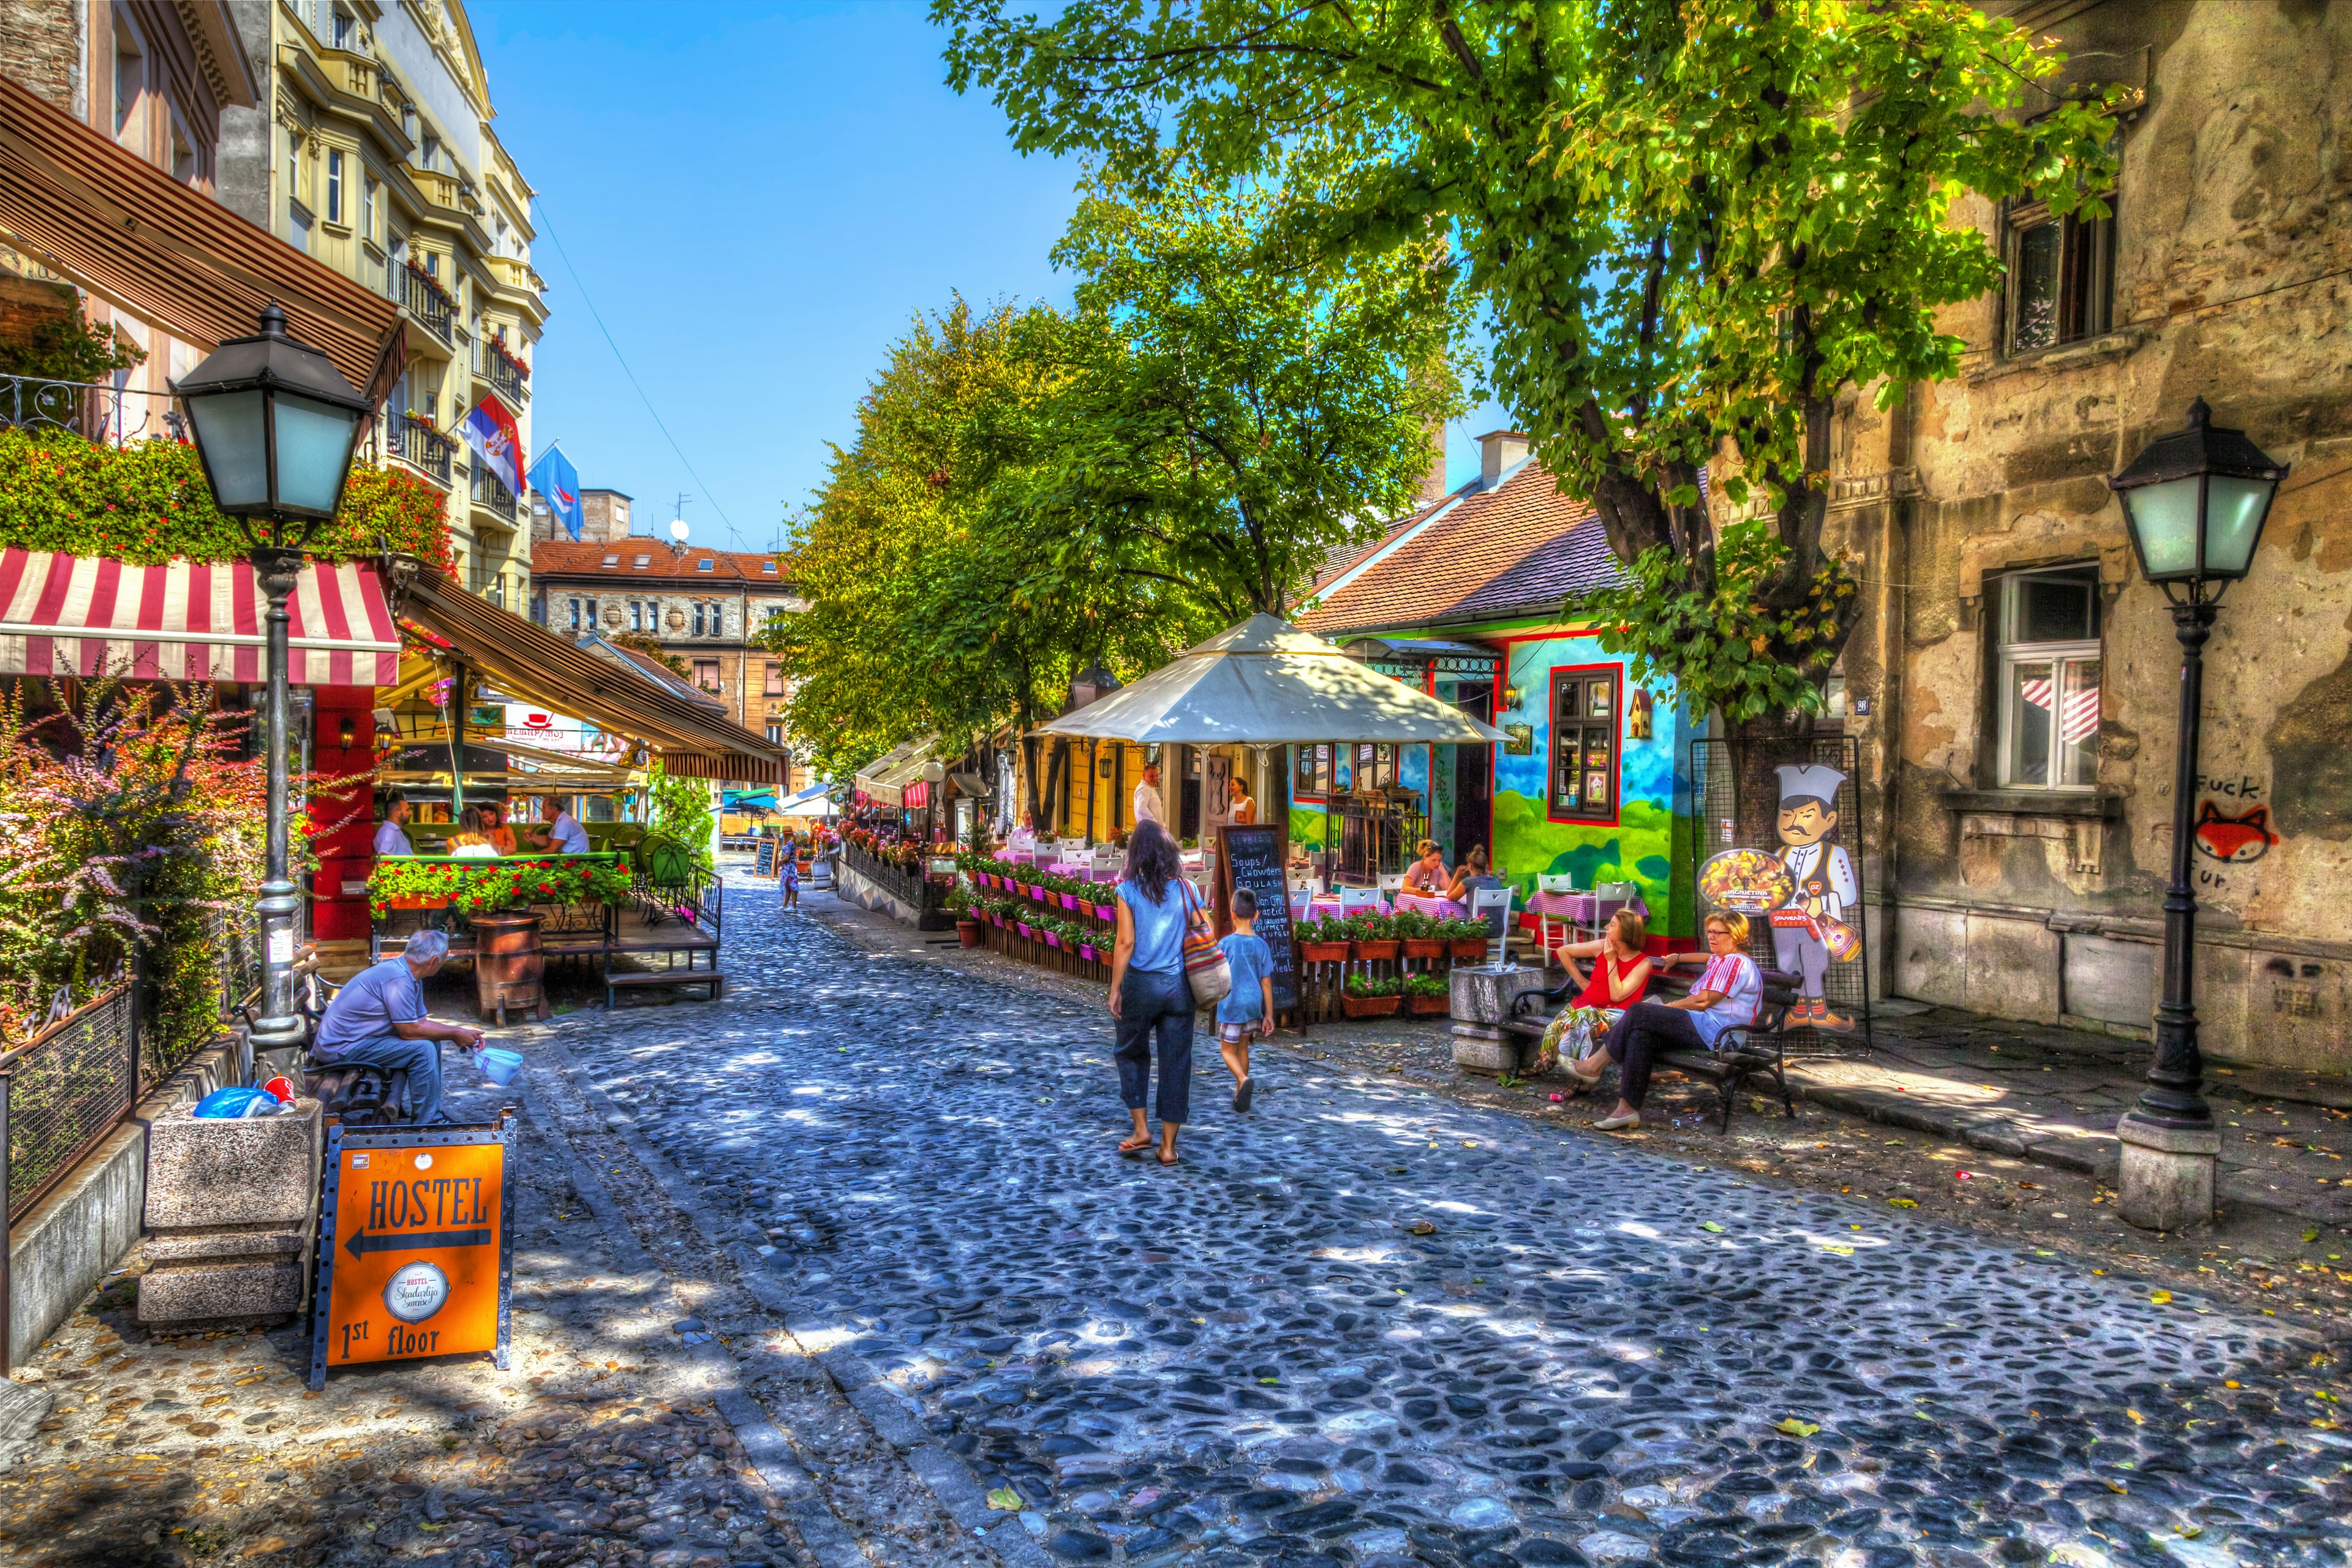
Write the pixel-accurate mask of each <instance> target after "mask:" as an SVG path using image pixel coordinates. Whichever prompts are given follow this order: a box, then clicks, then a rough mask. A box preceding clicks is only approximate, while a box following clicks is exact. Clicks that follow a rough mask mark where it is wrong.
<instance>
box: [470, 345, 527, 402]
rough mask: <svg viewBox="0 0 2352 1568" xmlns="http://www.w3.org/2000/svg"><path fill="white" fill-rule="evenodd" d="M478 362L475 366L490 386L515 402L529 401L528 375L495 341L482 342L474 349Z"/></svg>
mask: <svg viewBox="0 0 2352 1568" xmlns="http://www.w3.org/2000/svg"><path fill="white" fill-rule="evenodd" d="M474 357H475V358H476V359H477V360H478V362H480V363H478V366H477V368H478V369H479V370H480V371H481V372H482V374H484V375H486V376H488V378H489V383H490V384H491V385H492V386H494V387H496V388H498V389H499V391H500V392H502V393H504V394H506V395H507V397H508V398H509V400H510V401H512V402H516V403H528V402H530V376H529V374H526V373H525V372H524V371H523V370H522V369H521V368H520V366H518V365H517V364H516V363H515V362H513V361H511V360H509V359H508V358H507V356H506V355H505V354H504V353H500V352H499V347H498V345H497V344H496V343H484V344H482V345H481V346H480V347H478V348H477V349H476V350H475V351H474Z"/></svg>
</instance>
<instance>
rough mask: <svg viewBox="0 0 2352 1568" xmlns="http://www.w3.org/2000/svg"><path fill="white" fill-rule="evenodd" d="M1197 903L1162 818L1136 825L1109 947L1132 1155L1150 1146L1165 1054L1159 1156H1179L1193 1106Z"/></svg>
mask: <svg viewBox="0 0 2352 1568" xmlns="http://www.w3.org/2000/svg"><path fill="white" fill-rule="evenodd" d="M1193 908H1194V904H1193V900H1192V888H1191V886H1190V885H1189V884H1188V883H1187V882H1186V881H1185V880H1184V877H1183V861H1182V859H1181V858H1180V857H1179V856H1178V854H1177V850H1176V841H1175V840H1174V839H1172V838H1171V837H1168V835H1167V832H1166V831H1165V830H1164V829H1162V828H1161V827H1160V824H1158V823H1157V822H1153V821H1150V820H1149V819H1146V820H1144V821H1142V822H1139V823H1137V824H1136V825H1135V836H1134V837H1132V838H1130V839H1129V841H1128V846H1127V875H1126V877H1125V878H1124V879H1121V880H1120V882H1119V884H1118V942H1117V943H1116V945H1114V946H1113V947H1112V949H1111V954H1110V1016H1112V1017H1113V1018H1115V1019H1117V1020H1118V1050H1117V1051H1116V1052H1115V1053H1114V1058H1115V1059H1116V1060H1117V1061H1118V1094H1119V1099H1120V1100H1122V1101H1123V1102H1124V1103H1125V1104H1126V1106H1127V1109H1128V1112H1129V1114H1130V1115H1132V1116H1133V1117H1134V1118H1135V1132H1134V1135H1133V1136H1132V1137H1130V1138H1129V1139H1128V1140H1127V1142H1124V1143H1121V1144H1120V1145H1119V1146H1118V1152H1120V1153H1122V1154H1125V1155H1128V1156H1129V1157H1130V1158H1131V1157H1133V1156H1135V1155H1138V1154H1140V1153H1142V1152H1144V1151H1145V1150H1146V1149H1148V1148H1150V1146H1151V1133H1150V1129H1149V1128H1148V1127H1147V1126H1146V1125H1145V1121H1144V1115H1143V1109H1144V1102H1145V1091H1146V1090H1147V1089H1150V1086H1151V1058H1152V1051H1153V1047H1154V1046H1155V1045H1156V1046H1157V1047H1158V1050H1159V1056H1160V1163H1161V1164H1163V1165H1172V1164H1174V1163H1176V1134H1177V1132H1178V1131H1180V1130H1181V1128H1182V1127H1183V1125H1184V1120H1185V1118H1186V1117H1187V1116H1188V1115H1189V1114H1190V1113H1191V1111H1192V986H1191V985H1190V984H1187V983H1186V981H1185V979H1184V927H1185V924H1186V922H1187V921H1188V920H1189V919H1190V918H1191V916H1192V910H1193Z"/></svg>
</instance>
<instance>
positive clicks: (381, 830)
mask: <svg viewBox="0 0 2352 1568" xmlns="http://www.w3.org/2000/svg"><path fill="white" fill-rule="evenodd" d="M407 824H408V797H407V796H406V795H394V796H393V797H392V799H391V801H390V802H389V803H387V804H386V805H385V806H384V808H383V821H382V822H379V823H377V824H376V825H375V852H376V853H377V854H379V855H414V854H415V853H416V851H415V848H414V847H412V846H411V845H410V844H409V842H408V827H407Z"/></svg>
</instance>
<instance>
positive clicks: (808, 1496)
mask: <svg viewBox="0 0 2352 1568" xmlns="http://www.w3.org/2000/svg"><path fill="white" fill-rule="evenodd" d="M517 1088H519V1089H520V1090H521V1097H522V1100H523V1104H524V1106H525V1107H526V1108H527V1109H528V1110H529V1112H530V1118H531V1120H532V1121H533V1122H534V1123H536V1124H537V1126H538V1128H539V1130H540V1131H541V1132H542V1134H543V1135H545V1136H546V1137H547V1139H548V1142H549V1143H550V1144H551V1146H552V1147H553V1148H555V1149H557V1150H559V1151H561V1152H562V1156H563V1161H564V1163H565V1165H566V1166H567V1167H568V1169H569V1171H570V1173H571V1177H572V1190H573V1191H574V1192H576V1193H578V1194H580V1197H581V1200H582V1201H583V1203H585V1204H586V1205H588V1208H589V1212H590V1213H592V1214H593V1215H595V1216H596V1217H597V1218H598V1219H600V1220H603V1221H604V1222H605V1225H606V1226H607V1229H606V1232H605V1234H606V1237H607V1238H608V1240H609V1242H610V1245H611V1247H612V1249H613V1251H614V1255H615V1256H616V1257H617V1258H618V1259H619V1261H620V1263H621V1265H622V1267H624V1268H626V1269H628V1270H629V1272H630V1273H632V1274H635V1275H638V1276H640V1277H643V1278H645V1279H649V1280H653V1281H655V1282H656V1289H658V1290H659V1291H660V1293H661V1295H662V1297H663V1298H664V1299H665V1300H667V1301H668V1302H669V1307H670V1310H671V1311H672V1312H674V1313H676V1314H677V1316H679V1317H685V1316H687V1315H688V1313H687V1309H686V1306H685V1303H683V1302H681V1301H680V1300H678V1299H677V1292H676V1291H675V1289H673V1288H672V1287H671V1285H670V1282H669V1279H668V1276H667V1274H665V1273H664V1272H663V1270H662V1268H661V1266H660V1265H659V1264H658V1263H656V1262H655V1261H654V1258H653V1256H652V1255H651V1254H650V1253H648V1252H646V1249H645V1246H644V1244H643V1243H641V1242H639V1241H638V1240H637V1237H636V1232H635V1231H634V1230H632V1229H630V1228H629V1225H628V1222H627V1220H626V1219H625V1217H624V1216H623V1215H622V1213H621V1207H620V1205H619V1204H618V1203H616V1202H615V1201H614V1198H613V1195H612V1194H610V1193H609V1192H607V1191H606V1190H605V1188H604V1182H603V1181H602V1180H601V1179H600V1178H599V1177H598V1176H597V1174H596V1173H595V1171H594V1170H593V1168H592V1167H591V1166H590V1165H589V1164H588V1163H587V1162H585V1161H584V1160H583V1159H581V1158H580V1152H579V1151H578V1150H576V1149H574V1148H573V1147H572V1140H571V1139H570V1138H568V1137H566V1136H565V1135H564V1132H563V1128H562V1123H561V1122H560V1121H558V1120H557V1119H556V1117H555V1115H554V1113H553V1111H552V1110H551V1108H550V1107H548V1106H547V1105H546V1103H545V1102H544V1101H542V1100H541V1099H540V1098H539V1097H538V1094H537V1093H536V1091H535V1090H534V1089H532V1088H531V1087H530V1081H529V1076H528V1075H525V1076H524V1078H523V1079H520V1080H519V1082H518V1084H517ZM684 1349H685V1352H686V1355H687V1359H688V1362H689V1363H691V1364H692V1365H693V1366H694V1368H695V1369H696V1370H697V1371H698V1372H699V1373H702V1374H703V1375H704V1376H705V1377H706V1378H707V1379H708V1380H709V1386H710V1393H711V1396H712V1398H713V1400H714V1401H715V1402H716V1403H717V1405H719V1413H720V1414H721V1415H725V1416H726V1417H727V1424H728V1425H729V1426H730V1427H732V1428H733V1429H734V1432H735V1436H736V1437H737V1438H738V1439H739V1440H740V1442H741V1443H742V1445H743V1453H744V1456H745V1458H747V1459H749V1460H750V1462H751V1468H753V1469H755V1470H757V1471H758V1472H759V1474H760V1479H761V1480H762V1481H763V1482H765V1483H766V1484H767V1487H768V1489H770V1490H771V1491H772V1492H774V1493H775V1495H776V1497H777V1498H778V1500H781V1501H782V1503H783V1505H784V1511H785V1512H786V1513H788V1514H790V1515H791V1516H792V1520H793V1526H794V1528H796V1529H797V1530H798V1531H800V1534H801V1539H802V1540H803V1541H804V1542H807V1543H808V1548H809V1551H810V1552H811V1553H812V1554H814V1556H815V1558H816V1560H817V1562H818V1563H820V1564H821V1565H822V1568H870V1564H869V1563H868V1562H867V1559H866V1554H865V1553H864V1552H861V1551H859V1550H858V1546H857V1542H856V1538H855V1537H854V1536H853V1535H852V1534H851V1533H850V1531H849V1529H848V1527H847V1526H845V1525H844V1524H843V1523H842V1522H841V1521H840V1520H839V1519H838V1518H836V1517H835V1515H834V1512H833V1510H831V1509H830V1508H828V1507H827V1506H826V1505H825V1501H824V1498H823V1496H822V1495H820V1493H819V1492H818V1490H817V1486H816V1481H815V1479H814V1478H813V1477H811V1476H810V1474H809V1473H808V1471H807V1470H806V1469H805V1468H803V1467H802V1465H801V1462H800V1459H799V1458H798V1457H797V1456H796V1455H794V1454H793V1450H792V1445H791V1444H790V1443H789V1442H788V1441H787V1440H786V1439H785V1436H784V1435H783V1433H782V1432H781V1431H779V1430H778V1429H777V1427H776V1426H775V1424H774V1423H773V1422H772V1421H770V1420H769V1419H768V1416H767V1413H766V1412H765V1411H764V1410H762V1409H761V1407H760V1405H759V1403H758V1401H756V1400H754V1399H753V1398H752V1397H751V1395H750V1394H746V1393H744V1392H743V1389H742V1386H741V1384H740V1382H739V1381H738V1380H737V1378H736V1375H735V1360H734V1358H733V1357H732V1356H730V1355H729V1354H728V1353H727V1352H726V1351H725V1349H723V1348H722V1347H721V1346H719V1344H718V1343H717V1342H715V1341H712V1342H704V1343H702V1344H698V1345H688V1346H686V1347H684Z"/></svg>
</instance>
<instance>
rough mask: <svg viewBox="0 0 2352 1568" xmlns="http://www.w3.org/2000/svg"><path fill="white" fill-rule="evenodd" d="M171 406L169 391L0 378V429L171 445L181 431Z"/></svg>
mask: <svg viewBox="0 0 2352 1568" xmlns="http://www.w3.org/2000/svg"><path fill="white" fill-rule="evenodd" d="M172 404H173V397H172V395H171V394H170V393H168V392H147V391H143V390H142V389H140V388H137V387H115V386H110V385H108V384H106V383H104V382H97V383H90V382H80V381H47V380H44V379H43V378H41V377H39V376H35V375H0V429H10V430H57V431H61V432H63V433H65V434H67V435H69V436H79V437H81V438H82V439H83V440H85V441H89V442H92V443H104V444H105V445H108V446H114V447H123V446H128V445H130V444H131V442H133V441H143V440H146V439H147V438H148V437H152V436H162V437H168V438H169V439H172V440H174V441H176V440H179V439H181V438H182V437H184V435H185V434H186V430H185V424H184V420H183V419H182V418H181V416H180V411H179V410H178V409H176V408H174V407H173V406H172Z"/></svg>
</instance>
